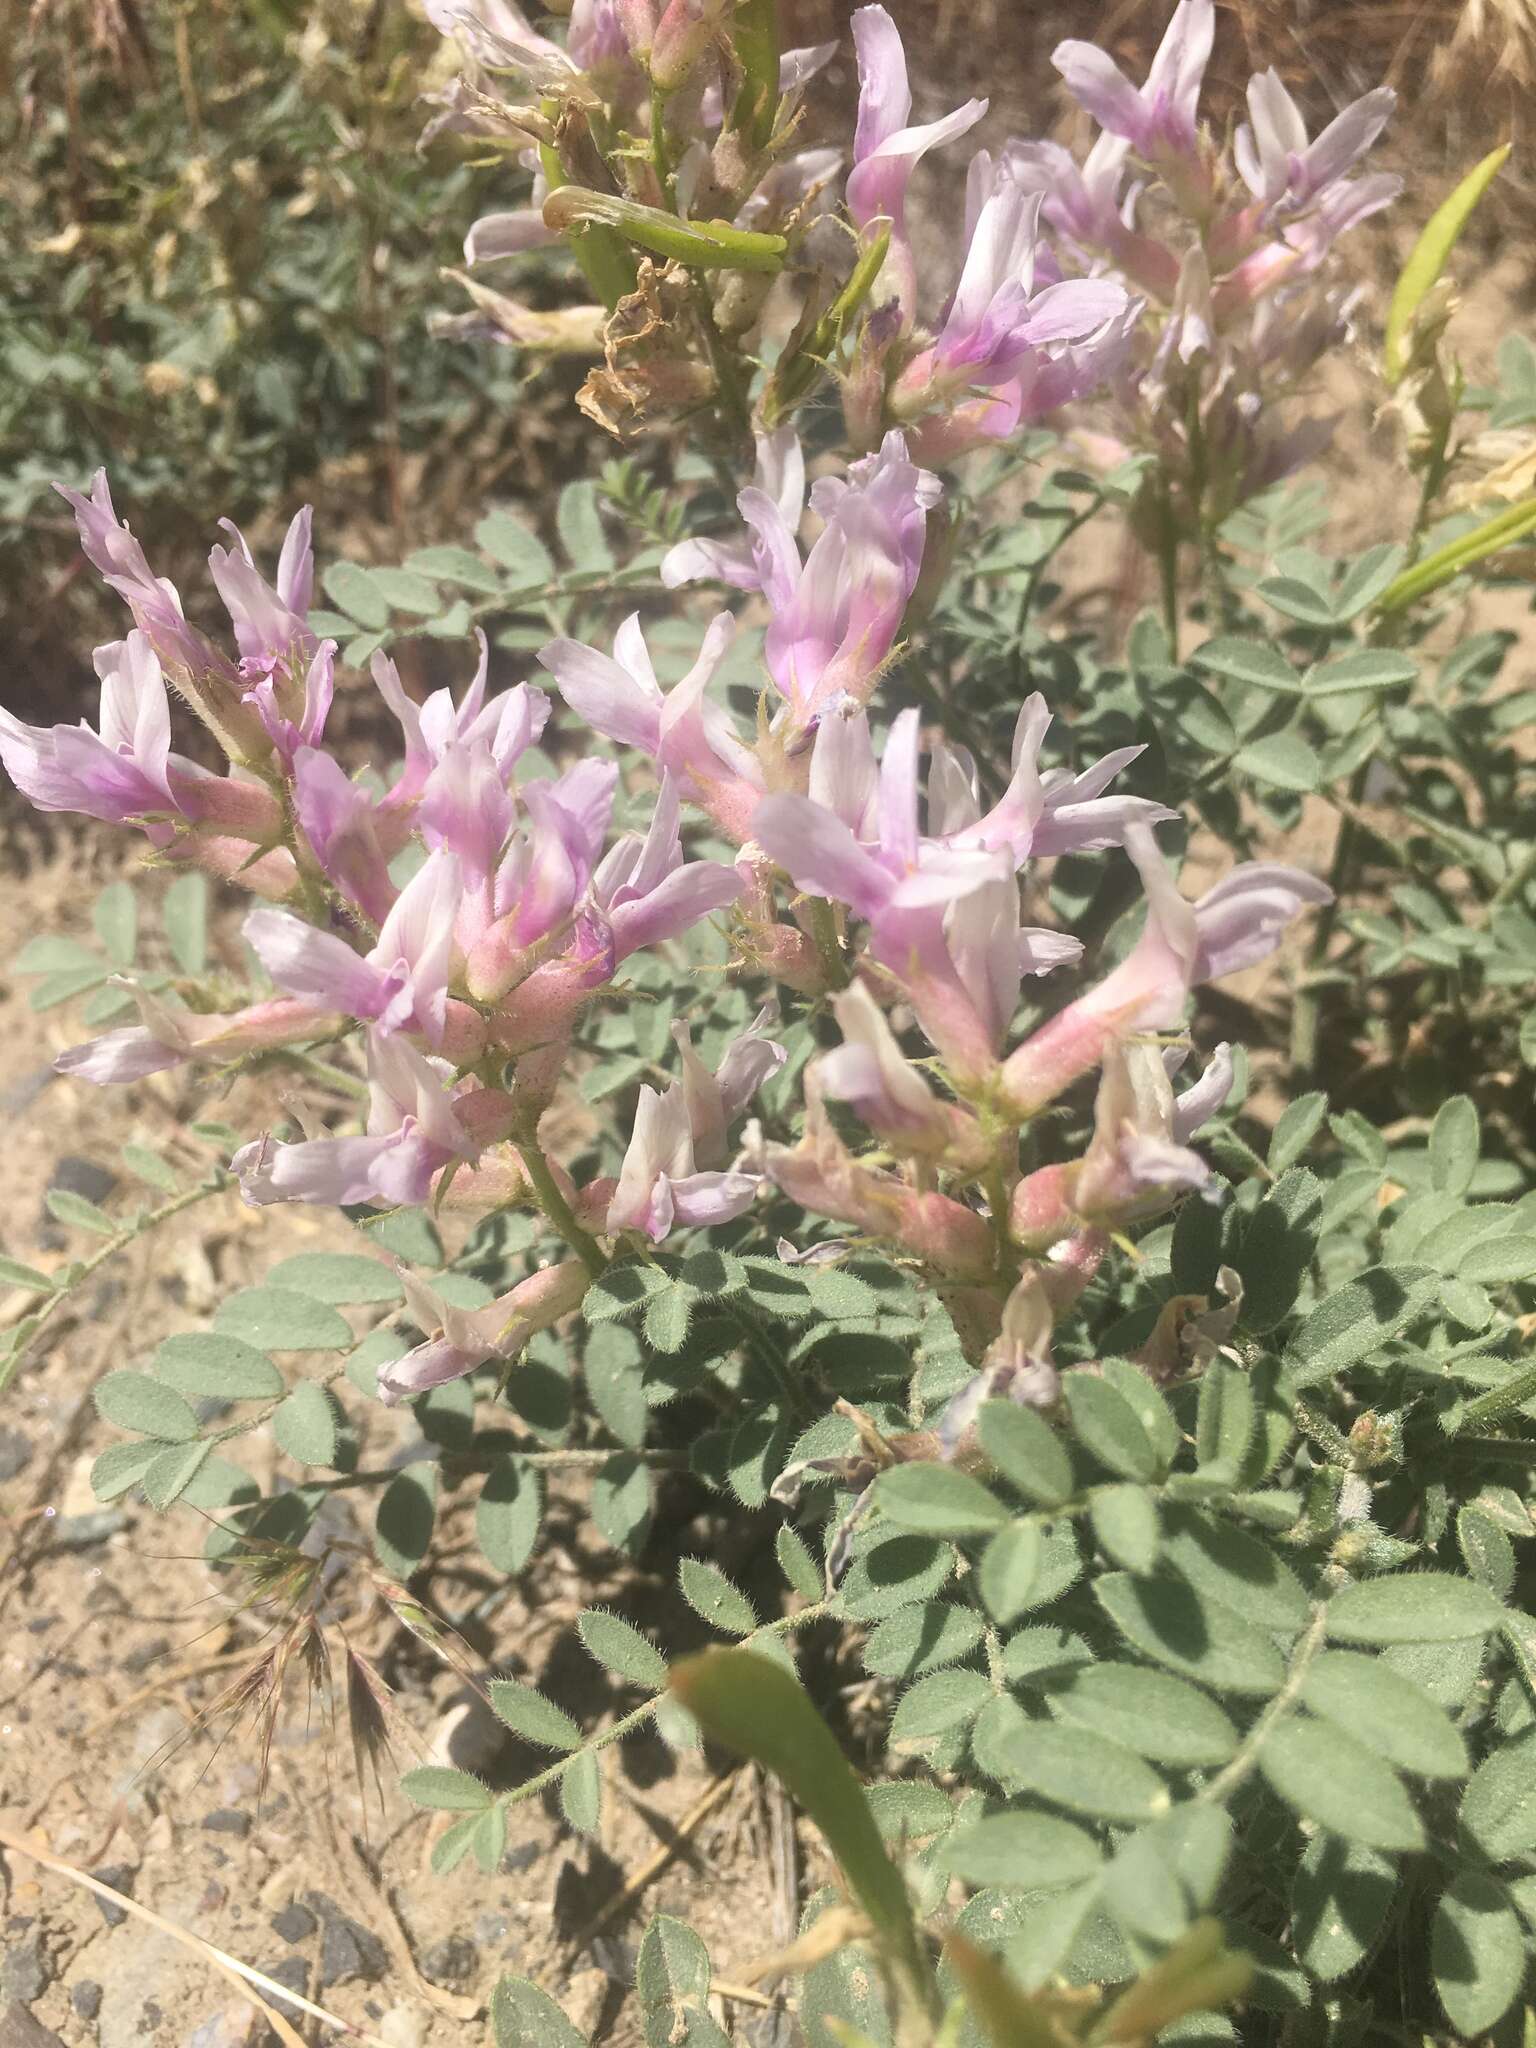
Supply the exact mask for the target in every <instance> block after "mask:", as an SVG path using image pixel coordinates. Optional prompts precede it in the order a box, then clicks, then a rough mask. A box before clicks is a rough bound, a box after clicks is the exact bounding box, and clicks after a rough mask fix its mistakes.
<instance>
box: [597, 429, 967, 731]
mask: <svg viewBox="0 0 1536 2048" xmlns="http://www.w3.org/2000/svg"><path fill="white" fill-rule="evenodd" d="M759 475H760V476H761V477H762V478H763V480H764V481H763V483H761V484H757V485H749V486H748V488H747V489H746V490H744V491H743V492H742V493H741V494H740V496H739V497H738V499H737V501H736V502H737V505H738V507H739V509H740V511H741V515H742V517H743V518H744V519H745V520H746V522H747V525H748V527H749V528H750V530H751V531H750V537H748V538H746V539H744V540H743V541H741V542H738V543H736V544H734V545H732V544H729V543H727V544H725V545H724V546H719V545H717V544H712V543H690V544H687V546H686V547H685V548H684V549H674V550H673V552H672V554H671V555H670V556H669V557H668V558H667V559H668V562H669V563H670V564H671V574H670V581H671V582H672V583H673V584H674V585H675V584H679V583H683V582H686V581H690V580H692V579H693V578H695V577H697V576H702V575H706V574H709V575H719V576H721V577H723V579H724V580H726V581H728V582H730V583H733V584H735V586H736V587H737V588H738V589H742V590H760V591H761V592H762V594H763V596H764V597H765V598H766V599H767V600H768V605H769V608H770V618H769V624H768V633H767V639H766V643H765V648H764V653H765V658H766V660H767V663H768V672H769V674H770V675H771V676H772V678H773V680H774V683H775V684H776V686H777V687H778V689H779V690H780V691H781V692H782V694H783V695H784V696H785V697H786V698H787V699H788V701H789V707H790V712H791V715H792V717H793V719H794V721H795V723H796V724H797V725H802V726H804V725H811V724H814V723H815V721H816V720H817V719H818V718H820V717H821V716H822V715H823V713H825V712H826V711H829V710H832V709H843V710H846V709H849V708H850V707H852V706H855V705H859V704H862V703H864V702H865V701H866V700H867V699H868V698H869V696H870V694H871V693H872V691H873V690H874V687H875V684H876V683H877V682H878V680H879V676H880V670H881V667H882V665H883V664H884V662H885V661H886V659H887V657H888V656H889V654H890V652H891V649H892V647H893V646H894V644H895V641H896V635H897V632H898V631H899V629H900V626H901V618H902V613H903V611H904V610H905V609H906V603H907V599H908V598H909V597H910V596H911V595H912V590H913V587H914V585H915V584H916V582H917V579H918V574H919V572H920V571H921V569H922V566H923V543H924V536H925V531H926V526H927V519H928V513H929V511H930V509H931V508H932V507H933V506H934V505H936V504H937V503H938V500H939V498H940V496H941V495H942V492H943V486H942V485H941V484H940V482H939V480H938V478H937V477H936V476H933V475H931V474H930V473H929V472H928V471H927V470H924V469H919V468H918V467H917V465H916V464H915V463H913V462H911V461H909V460H908V457H907V444H906V441H905V439H904V438H903V436H902V435H901V434H899V433H890V434H887V435H886V437H885V440H884V441H883V443H882V444H881V447H880V451H879V453H878V454H876V455H870V456H866V457H864V459H863V460H862V461H859V462H855V463H854V464H852V465H851V467H850V468H849V470H848V474H847V476H846V477H822V478H821V479H820V480H819V481H818V482H817V483H816V484H815V486H814V487H813V488H812V491H811V509H812V511H813V512H815V513H816V515H817V517H818V518H820V519H821V520H822V521H823V522H824V525H823V528H822V532H821V534H820V535H819V536H818V538H817V539H816V541H815V542H814V543H813V545H812V547H811V550H810V553H809V554H808V555H807V556H806V557H805V559H804V561H803V562H802V560H801V555H800V549H799V545H798V543H797V541H796V538H795V530H796V528H797V527H798V525H799V523H800V514H801V509H802V499H801V484H802V482H803V477H804V469H803V466H802V464H801V461H800V457H799V451H798V446H794V447H793V452H792V444H790V443H788V442H783V443H779V444H777V445H776V446H775V448H774V449H773V450H772V451H770V452H769V453H768V454H767V455H765V456H761V457H760V465H759ZM770 486H771V488H770ZM680 687H681V686H680ZM600 729H601V730H607V728H606V727H600Z"/></svg>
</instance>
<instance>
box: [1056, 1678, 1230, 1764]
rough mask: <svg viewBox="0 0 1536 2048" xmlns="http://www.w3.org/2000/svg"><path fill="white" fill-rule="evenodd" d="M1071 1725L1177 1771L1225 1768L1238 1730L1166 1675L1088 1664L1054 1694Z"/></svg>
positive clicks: (1195, 1692) (1216, 1708)
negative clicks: (1196, 1768)
mask: <svg viewBox="0 0 1536 2048" xmlns="http://www.w3.org/2000/svg"><path fill="white" fill-rule="evenodd" d="M1053 1700H1054V1704H1055V1706H1056V1708H1057V1710H1058V1711H1059V1712H1060V1713H1061V1714H1062V1715H1064V1716H1065V1717H1066V1719H1068V1720H1069V1721H1075V1722H1077V1723H1079V1724H1080V1725H1081V1726H1082V1727H1084V1728H1091V1729H1092V1730H1093V1731H1094V1732H1095V1733H1096V1734H1100V1735H1104V1736H1107V1737H1108V1738H1109V1739H1110V1740H1112V1741H1114V1742H1119V1743H1123V1744H1124V1746H1125V1747H1126V1748H1127V1749H1133V1750H1135V1751H1136V1752H1137V1754H1138V1755H1139V1756H1145V1757H1150V1758H1151V1759H1152V1760H1153V1762H1154V1763H1160V1764H1168V1765H1170V1766H1171V1767H1172V1768H1174V1769H1176V1770H1188V1769H1190V1768H1191V1767H1194V1766H1205V1765H1213V1764H1224V1763H1225V1762H1226V1761H1227V1759H1228V1757H1230V1756H1231V1755H1232V1753H1233V1751H1234V1750H1235V1749H1236V1748H1237V1730H1236V1728H1234V1727H1233V1725H1232V1722H1231V1720H1230V1719H1229V1717H1228V1716H1227V1715H1226V1714H1225V1713H1224V1712H1223V1710H1222V1709H1221V1708H1220V1707H1219V1706H1217V1704H1216V1702H1215V1701H1214V1700H1210V1699H1207V1698H1206V1696H1205V1694H1204V1693H1203V1692H1200V1691H1199V1690H1198V1689H1197V1688H1196V1687H1195V1686H1193V1685H1189V1684H1187V1683H1186V1682H1185V1680H1184V1679H1182V1678H1175V1677H1174V1676H1173V1675H1172V1673H1170V1672H1166V1671H1149V1670H1148V1669H1146V1667H1145V1666H1143V1665H1140V1664H1088V1665H1085V1666H1084V1667H1083V1668H1082V1669H1081V1670H1079V1671H1076V1672H1074V1673H1073V1674H1072V1679H1071V1683H1070V1684H1068V1685H1066V1686H1064V1687H1063V1688H1062V1689H1061V1690H1060V1691H1059V1692H1057V1693H1055V1694H1054V1695H1053Z"/></svg>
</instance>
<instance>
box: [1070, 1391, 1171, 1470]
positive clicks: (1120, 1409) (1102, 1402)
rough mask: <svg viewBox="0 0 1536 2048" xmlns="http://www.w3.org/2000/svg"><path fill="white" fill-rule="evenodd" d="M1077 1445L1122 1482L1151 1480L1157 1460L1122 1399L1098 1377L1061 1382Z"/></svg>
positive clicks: (1143, 1431)
mask: <svg viewBox="0 0 1536 2048" xmlns="http://www.w3.org/2000/svg"><path fill="white" fill-rule="evenodd" d="M1062 1390H1063V1392H1064V1393H1065V1395H1066V1397H1067V1408H1068V1411H1069V1413H1070V1414H1071V1417H1072V1428H1073V1430H1074V1432H1075V1433H1076V1435H1077V1438H1078V1441H1079V1442H1080V1443H1081V1444H1082V1445H1083V1446H1084V1447H1085V1449H1087V1450H1089V1451H1091V1452H1092V1453H1093V1455H1094V1457H1095V1458H1097V1459H1098V1461H1099V1463H1100V1464H1101V1465H1104V1466H1106V1467H1107V1468H1108V1469H1109V1470H1110V1471H1111V1472H1113V1473H1115V1474H1116V1475H1117V1477H1119V1478H1121V1479H1142V1480H1145V1479H1154V1478H1156V1476H1157V1473H1158V1469H1159V1462H1160V1461H1159V1459H1158V1455H1157V1452H1156V1450H1155V1449H1154V1447H1153V1444H1152V1440H1151V1438H1150V1437H1149V1436H1148V1435H1147V1432H1146V1430H1145V1429H1144V1428H1143V1426H1142V1423H1141V1419H1140V1417H1139V1416H1138V1415H1137V1413H1136V1411H1135V1409H1134V1408H1133V1407H1132V1406H1131V1404H1130V1402H1129V1401H1127V1400H1126V1398H1125V1396H1124V1395H1123V1394H1121V1393H1119V1392H1118V1391H1117V1390H1116V1389H1115V1388H1114V1387H1112V1386H1111V1385H1110V1384H1109V1382H1108V1380H1105V1379H1101V1378H1100V1377H1099V1376H1098V1374H1097V1373H1090V1372H1069V1373H1068V1374H1067V1375H1066V1376H1065V1378H1064V1379H1063V1381H1062Z"/></svg>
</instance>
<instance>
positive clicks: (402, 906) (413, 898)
mask: <svg viewBox="0 0 1536 2048" xmlns="http://www.w3.org/2000/svg"><path fill="white" fill-rule="evenodd" d="M461 887H462V884H461V881H460V876H459V864H458V862H457V860H456V859H455V858H454V856H453V855H452V854H451V853H434V854H432V855H430V856H429V858H428V859H427V860H426V861H425V862H424V863H423V865H422V866H421V867H420V868H419V869H418V870H417V871H416V873H415V875H413V876H412V878H411V880H410V881H409V882H408V883H407V885H406V886H405V888H404V889H402V890H401V892H400V894H399V896H398V897H397V899H396V901H395V903H394V905H393V907H392V908H391V910H390V913H389V915H388V917H386V918H385V920H384V923H383V926H382V928H381V930H380V932H379V937H378V942H377V944H376V945H374V946H373V948H372V949H371V950H370V951H369V952H368V953H366V954H360V953H358V952H356V951H355V950H354V949H353V948H352V947H351V946H349V945H348V944H347V942H346V940H345V939H341V938H337V937H336V936H335V934H334V933H331V932H325V931H320V930H318V929H317V928H316V927H315V926H314V925H310V924H305V923H304V921H303V920H302V919H301V918H297V917H294V916H293V915H292V914H291V913H290V912H288V911H286V910H253V911H252V912H251V914H250V916H249V917H247V919H246V920H245V937H246V941H247V943H248V944H249V945H250V946H251V948H252V950H253V951H254V952H255V954H256V956H257V958H258V959H259V960H260V961H261V964H262V966H263V967H265V969H266V970H267V972H268V974H270V975H271V977H272V979H273V980H274V981H275V982H276V983H277V985H278V987H279V988H281V989H286V990H287V992H288V993H289V994H290V995H295V996H303V997H306V998H307V999H308V1000H309V1001H311V1002H314V1003H317V1004H319V1005H321V1006H322V1007H323V1008H325V1009H328V1010H340V1011H341V1012H342V1013H343V1014H344V1015H345V1016H348V1017H356V1018H359V1019H360V1020H362V1021H364V1022H367V1023H372V1024H374V1025H375V1026H376V1027H377V1028H378V1030H379V1031H381V1032H385V1033H388V1032H391V1031H419V1032H421V1033H423V1035H424V1036H425V1037H426V1038H427V1039H428V1040H429V1041H430V1042H431V1043H432V1044H433V1045H440V1044H441V1043H442V1038H443V1029H444V1024H445V1020H446V1014H447V1005H448V977H449V969H450V966H451V963H452V959H453V950H454V947H453V920H454V913H455V912H456V910H457V909H458V905H459V897H460V892H461Z"/></svg>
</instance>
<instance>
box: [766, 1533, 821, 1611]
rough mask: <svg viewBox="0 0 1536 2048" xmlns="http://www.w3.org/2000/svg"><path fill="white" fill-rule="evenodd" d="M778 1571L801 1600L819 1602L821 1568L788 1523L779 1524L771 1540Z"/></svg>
mask: <svg viewBox="0 0 1536 2048" xmlns="http://www.w3.org/2000/svg"><path fill="white" fill-rule="evenodd" d="M773 1547H774V1550H775V1552H776V1554H777V1556H778V1560H779V1570H780V1571H781V1572H783V1574H784V1576H785V1578H786V1579H788V1581H789V1583H790V1585H791V1586H793V1588H794V1589H795V1591H796V1592H797V1593H798V1594H799V1595H800V1598H801V1599H802V1600H819V1599H820V1598H821V1595H822V1574H821V1567H820V1566H819V1565H818V1564H817V1562H816V1560H815V1558H814V1557H812V1555H811V1553H810V1551H809V1550H808V1549H807V1548H806V1545H805V1539H804V1538H803V1537H802V1536H801V1535H800V1534H799V1533H798V1531H796V1530H794V1529H792V1528H791V1527H790V1526H789V1524H788V1522H784V1523H781V1524H780V1527H779V1533H778V1535H777V1536H775V1538H774V1539H773Z"/></svg>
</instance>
